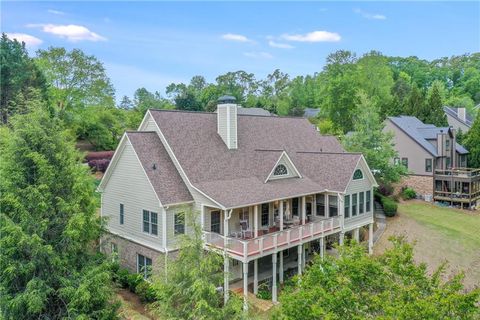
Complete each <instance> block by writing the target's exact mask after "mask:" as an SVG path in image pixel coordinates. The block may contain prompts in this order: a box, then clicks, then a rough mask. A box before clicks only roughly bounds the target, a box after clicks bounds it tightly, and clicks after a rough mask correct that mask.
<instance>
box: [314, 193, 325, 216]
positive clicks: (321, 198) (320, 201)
mask: <svg viewBox="0 0 480 320" xmlns="http://www.w3.org/2000/svg"><path fill="white" fill-rule="evenodd" d="M316 205H317V216H322V217H325V195H324V194H317V203H316Z"/></svg>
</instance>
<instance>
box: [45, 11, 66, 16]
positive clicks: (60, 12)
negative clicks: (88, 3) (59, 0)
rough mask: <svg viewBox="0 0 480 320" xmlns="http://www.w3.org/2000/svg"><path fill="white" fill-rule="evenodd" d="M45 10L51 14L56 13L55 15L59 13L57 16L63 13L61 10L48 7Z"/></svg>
mask: <svg viewBox="0 0 480 320" xmlns="http://www.w3.org/2000/svg"><path fill="white" fill-rule="evenodd" d="M47 12H48V13H51V14H56V15H59V16H63V15H64V14H65V12H63V11H58V10H54V9H48V10H47Z"/></svg>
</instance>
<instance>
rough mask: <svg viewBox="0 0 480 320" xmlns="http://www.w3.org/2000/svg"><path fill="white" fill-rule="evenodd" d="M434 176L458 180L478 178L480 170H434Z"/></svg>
mask: <svg viewBox="0 0 480 320" xmlns="http://www.w3.org/2000/svg"><path fill="white" fill-rule="evenodd" d="M435 175H437V176H453V177H460V178H474V177H479V178H480V169H472V168H455V169H447V170H441V169H435Z"/></svg>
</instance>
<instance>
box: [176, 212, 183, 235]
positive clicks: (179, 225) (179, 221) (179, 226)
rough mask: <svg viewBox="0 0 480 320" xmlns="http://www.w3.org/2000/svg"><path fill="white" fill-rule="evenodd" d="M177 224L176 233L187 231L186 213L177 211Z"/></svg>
mask: <svg viewBox="0 0 480 320" xmlns="http://www.w3.org/2000/svg"><path fill="white" fill-rule="evenodd" d="M174 219H175V222H174V223H175V225H174V228H175V229H174V230H175V234H184V233H185V213H183V212H177V213H175V218H174Z"/></svg>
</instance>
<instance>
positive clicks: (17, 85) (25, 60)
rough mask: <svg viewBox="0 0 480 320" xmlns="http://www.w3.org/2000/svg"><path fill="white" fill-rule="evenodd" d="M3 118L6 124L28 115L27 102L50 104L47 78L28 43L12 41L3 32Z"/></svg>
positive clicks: (0, 92)
mask: <svg viewBox="0 0 480 320" xmlns="http://www.w3.org/2000/svg"><path fill="white" fill-rule="evenodd" d="M0 76H1V78H0V117H1V123H3V124H5V123H7V122H8V119H9V118H10V116H12V115H13V114H18V113H26V112H28V111H29V110H27V103H26V102H27V101H29V100H38V101H39V102H40V104H39V106H40V105H41V102H46V101H47V100H48V96H47V83H46V80H45V77H44V76H43V74H42V73H41V71H40V70H39V69H38V67H37V66H36V65H35V63H34V62H33V60H32V59H31V58H30V57H29V56H28V52H27V50H26V49H25V43H20V42H18V41H17V40H10V39H8V37H7V35H6V34H5V33H2V38H1V40H0Z"/></svg>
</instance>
